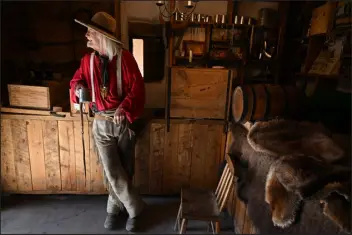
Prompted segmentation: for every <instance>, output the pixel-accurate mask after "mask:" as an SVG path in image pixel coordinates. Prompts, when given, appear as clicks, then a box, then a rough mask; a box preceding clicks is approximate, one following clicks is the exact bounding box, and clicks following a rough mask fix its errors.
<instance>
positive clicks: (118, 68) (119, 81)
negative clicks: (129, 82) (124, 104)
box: [116, 48, 122, 100]
mask: <svg viewBox="0 0 352 235" xmlns="http://www.w3.org/2000/svg"><path fill="white" fill-rule="evenodd" d="M121 57H122V48H119V49H118V50H117V58H116V78H117V96H118V97H119V99H120V100H121V98H122V78H121V74H122V73H121Z"/></svg>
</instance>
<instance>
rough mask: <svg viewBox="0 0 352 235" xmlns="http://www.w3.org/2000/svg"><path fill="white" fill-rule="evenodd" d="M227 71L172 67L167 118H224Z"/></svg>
mask: <svg viewBox="0 0 352 235" xmlns="http://www.w3.org/2000/svg"><path fill="white" fill-rule="evenodd" d="M230 75H231V72H230V70H226V69H219V70H216V69H187V68H172V70H171V94H170V96H171V97H170V117H171V118H173V117H179V118H211V119H225V113H226V110H225V107H226V99H227V96H228V94H227V93H228V92H227V86H228V81H229V76H230Z"/></svg>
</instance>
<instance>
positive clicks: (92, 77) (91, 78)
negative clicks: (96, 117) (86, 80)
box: [89, 52, 95, 103]
mask: <svg viewBox="0 0 352 235" xmlns="http://www.w3.org/2000/svg"><path fill="white" fill-rule="evenodd" d="M93 62H94V52H93V53H92V54H90V65H89V66H90V84H91V86H92V102H93V103H95V89H94V76H93V75H94V74H93V72H94V71H93V70H94V67H93Z"/></svg>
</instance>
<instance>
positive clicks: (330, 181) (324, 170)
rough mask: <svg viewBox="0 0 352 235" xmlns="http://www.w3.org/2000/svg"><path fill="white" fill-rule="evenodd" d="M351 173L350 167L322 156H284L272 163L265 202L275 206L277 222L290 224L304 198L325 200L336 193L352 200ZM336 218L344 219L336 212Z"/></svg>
mask: <svg viewBox="0 0 352 235" xmlns="http://www.w3.org/2000/svg"><path fill="white" fill-rule="evenodd" d="M348 175H349V176H350V175H351V171H350V169H347V168H342V167H336V166H334V165H331V164H328V163H327V162H326V161H324V160H322V159H320V158H315V157H312V156H305V155H296V156H295V155H290V156H282V157H280V158H279V159H278V160H276V161H275V162H274V163H273V164H272V165H271V167H270V169H269V172H268V175H267V179H266V185H265V201H266V202H267V203H268V204H269V205H270V207H271V210H272V221H273V223H274V225H276V226H279V227H282V228H286V227H288V226H290V225H291V224H292V223H293V222H294V221H295V219H296V214H297V210H298V208H299V206H300V203H301V202H302V200H314V199H322V198H326V197H329V195H331V194H332V193H334V192H336V193H338V194H339V195H341V196H343V198H344V200H347V201H349V196H350V195H349V194H350V189H351V188H350V187H349V186H348V183H347V184H346V182H348V180H349V178H348ZM332 176H334V177H332ZM336 181H337V182H341V183H336ZM349 182H350V181H349ZM313 186H314V187H313ZM312 187H313V188H312ZM308 192H309V193H308ZM332 203H334V204H335V201H334V202H332ZM344 211H346V208H345V209H344ZM347 211H348V210H347ZM341 213H342V214H344V212H341ZM330 214H331V213H330ZM334 217H336V218H337V219H336V220H334V222H335V221H341V220H343V218H339V215H338V214H336V213H335V214H334ZM329 218H330V217H329ZM344 227H348V225H345V226H344Z"/></svg>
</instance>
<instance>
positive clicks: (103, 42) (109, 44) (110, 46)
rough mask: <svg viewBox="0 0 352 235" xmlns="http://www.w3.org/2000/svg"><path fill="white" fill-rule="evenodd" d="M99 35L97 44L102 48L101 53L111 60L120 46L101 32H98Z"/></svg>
mask: <svg viewBox="0 0 352 235" xmlns="http://www.w3.org/2000/svg"><path fill="white" fill-rule="evenodd" d="M99 37H100V40H99V42H100V45H99V46H100V48H101V49H102V53H104V54H105V55H106V56H107V57H108V58H109V60H110V61H111V60H112V58H114V56H115V55H117V54H118V52H119V51H120V50H121V46H120V45H119V44H117V43H116V42H114V41H112V40H110V39H109V38H107V37H105V36H103V35H101V34H99Z"/></svg>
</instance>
